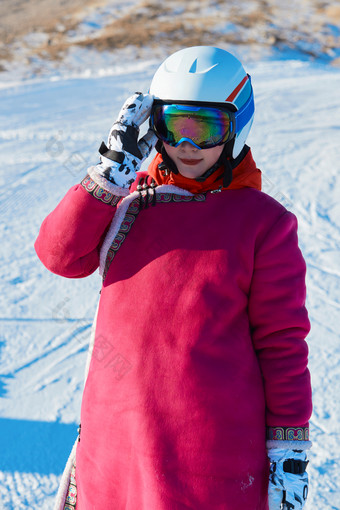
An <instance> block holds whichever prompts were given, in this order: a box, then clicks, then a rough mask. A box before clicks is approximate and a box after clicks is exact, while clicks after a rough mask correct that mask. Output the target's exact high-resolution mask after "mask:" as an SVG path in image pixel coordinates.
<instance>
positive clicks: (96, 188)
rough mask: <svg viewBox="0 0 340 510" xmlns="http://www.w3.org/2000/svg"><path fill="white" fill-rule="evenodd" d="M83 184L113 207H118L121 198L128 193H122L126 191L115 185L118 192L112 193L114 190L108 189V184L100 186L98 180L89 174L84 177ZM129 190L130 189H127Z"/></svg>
mask: <svg viewBox="0 0 340 510" xmlns="http://www.w3.org/2000/svg"><path fill="white" fill-rule="evenodd" d="M80 184H81V186H82V187H83V188H84V189H85V191H87V193H89V194H90V195H92V196H93V197H94V198H96V199H97V200H100V201H101V202H104V204H108V205H112V206H113V207H116V206H117V205H118V203H119V202H120V200H121V199H122V198H123V197H125V196H126V194H125V193H124V194H120V193H119V192H121V191H124V192H125V190H122V189H121V188H118V186H115V188H117V190H115V191H116V193H112V191H113V190H110V191H109V190H108V189H107V186H105V188H104V187H102V186H100V185H99V184H98V183H97V182H96V180H94V179H92V177H90V175H87V176H86V177H84V179H83V180H82V181H81V183H80ZM127 191H128V190H127Z"/></svg>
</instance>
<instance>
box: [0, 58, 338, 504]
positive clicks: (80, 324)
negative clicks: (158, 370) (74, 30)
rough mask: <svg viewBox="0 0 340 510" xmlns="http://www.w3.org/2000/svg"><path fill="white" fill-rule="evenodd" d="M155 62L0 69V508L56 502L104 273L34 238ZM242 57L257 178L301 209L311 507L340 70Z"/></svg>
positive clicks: (324, 433)
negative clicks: (76, 265)
mask: <svg viewBox="0 0 340 510" xmlns="http://www.w3.org/2000/svg"><path fill="white" fill-rule="evenodd" d="M157 65H158V62H156V61H155V60H149V61H145V62H144V63H141V62H139V63H138V64H137V63H135V62H134V61H133V60H131V61H130V62H127V63H126V64H125V66H121V67H115V68H112V69H111V70H110V71H108V70H106V71H105V72H103V73H98V75H97V76H95V75H93V74H91V73H88V74H86V73H84V74H83V75H78V76H76V75H73V76H72V75H67V74H66V75H64V76H62V77H59V78H58V79H53V78H44V79H37V78H33V79H32V80H30V81H28V80H26V81H18V82H12V83H10V82H3V83H2V84H1V83H0V148H1V177H0V178H1V186H2V193H1V198H0V208H1V253H2V264H1V266H0V272H1V280H0V285H1V287H0V310H1V316H0V323H1V337H0V442H1V443H0V508H4V509H13V510H21V509H36V508H40V509H46V510H48V509H51V508H53V498H54V495H55V493H56V490H57V486H58V481H59V478H60V475H61V473H62V470H63V467H64V464H65V462H66V459H67V457H68V454H69V451H70V448H71V446H72V444H73V442H74V440H75V438H76V434H77V426H78V423H79V413H80V403H81V395H82V388H83V374H84V369H85V360H86V349H87V342H88V337H89V332H90V327H91V322H92V318H93V315H94V312H95V307H96V303H97V299H98V292H99V289H100V284H101V281H100V277H99V275H98V273H95V274H94V275H92V276H91V277H89V278H87V279H84V280H67V279H63V278H61V277H58V276H55V275H53V274H50V273H49V272H48V271H47V270H46V269H45V268H44V267H43V266H42V264H41V263H40V262H39V260H38V258H37V257H36V255H35V252H34V249H33V243H34V240H35V238H36V236H37V233H38V230H39V226H40V224H41V222H42V220H43V219H44V217H45V216H46V215H47V214H48V212H50V211H51V210H52V209H53V208H54V207H55V206H56V205H57V203H58V201H59V200H60V199H61V198H62V197H63V195H64V194H65V193H66V191H67V190H68V188H69V187H70V186H72V185H73V184H74V183H76V182H78V181H79V180H80V179H81V178H82V177H83V176H84V175H85V172H86V167H87V166H88V165H90V164H93V163H95V162H97V159H98V156H97V148H98V146H99V144H100V142H101V140H102V139H106V135H107V132H108V130H109V128H110V126H111V123H112V121H113V120H114V119H115V116H116V115H117V113H118V111H119V109H120V106H121V104H122V102H123V101H124V100H125V99H126V97H127V96H128V95H130V94H131V93H132V92H134V91H136V90H142V91H145V92H146V91H147V90H148V87H149V83H150V79H151V76H152V74H153V72H154V71H155V69H156V66H157ZM246 67H247V71H248V72H249V73H250V74H251V75H252V82H253V86H254V91H255V101H256V117H255V122H254V126H253V129H252V133H251V136H250V138H249V144H250V145H251V147H252V150H253V155H254V158H255V161H256V162H257V165H258V166H259V168H261V169H262V171H263V181H264V182H263V189H264V191H265V192H267V193H269V194H270V195H272V196H274V197H275V198H276V199H277V200H279V201H281V202H282V203H283V204H284V205H285V206H286V207H287V208H288V209H290V210H291V211H293V212H294V213H295V214H296V215H297V217H298V221H299V238H300V246H301V249H302V251H303V254H304V256H305V259H306V262H307V267H308V273H307V285H308V310H309V314H310V319H311V323H312V331H311V333H310V336H309V339H308V342H309V347H310V370H311V374H312V384H313V391H314V412H313V416H312V419H311V439H312V441H313V444H314V446H313V449H312V451H311V454H310V467H309V473H310V479H311V484H310V497H309V501H308V504H307V506H306V508H307V509H309V510H312V509H315V508H317V509H318V510H335V509H340V462H339V457H340V454H339V442H340V425H339V423H340V405H339V394H340V341H339V340H340V338H339V324H340V320H339V319H340V316H339V315H340V314H339V308H340V295H339V288H340V265H339V260H340V257H339V255H340V199H339V197H340V176H339V168H340V166H339V162H340V94H339V90H340V71H339V70H336V69H333V68H330V67H327V66H326V65H322V64H316V63H314V64H313V63H309V62H300V61H298V60H294V61H293V60H279V61H267V62H256V63H253V64H252V65H247V66H246Z"/></svg>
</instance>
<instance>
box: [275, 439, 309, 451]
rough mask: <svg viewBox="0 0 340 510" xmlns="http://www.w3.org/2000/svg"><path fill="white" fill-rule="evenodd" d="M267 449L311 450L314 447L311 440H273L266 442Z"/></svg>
mask: <svg viewBox="0 0 340 510" xmlns="http://www.w3.org/2000/svg"><path fill="white" fill-rule="evenodd" d="M266 447H267V450H272V449H281V450H303V451H305V450H309V449H310V448H311V447H312V442H311V441H273V440H269V441H267V442H266Z"/></svg>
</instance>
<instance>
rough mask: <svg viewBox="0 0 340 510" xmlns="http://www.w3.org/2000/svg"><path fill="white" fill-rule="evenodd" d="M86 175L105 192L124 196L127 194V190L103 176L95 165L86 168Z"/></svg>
mask: <svg viewBox="0 0 340 510" xmlns="http://www.w3.org/2000/svg"><path fill="white" fill-rule="evenodd" d="M87 173H88V175H89V176H90V177H91V179H92V180H93V181H94V182H95V183H96V184H97V185H98V186H99V188H101V189H102V190H103V191H105V192H106V193H111V194H112V195H113V196H117V197H126V196H127V195H128V194H129V190H128V189H125V188H121V187H120V186H116V185H115V184H113V183H112V182H110V181H108V180H107V179H105V177H103V176H102V175H101V174H100V173H99V172H98V170H97V167H96V166H90V168H88V170H87Z"/></svg>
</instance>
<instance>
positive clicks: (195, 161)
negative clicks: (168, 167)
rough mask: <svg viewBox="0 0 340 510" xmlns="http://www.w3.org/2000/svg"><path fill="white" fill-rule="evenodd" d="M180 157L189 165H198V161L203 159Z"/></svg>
mask: <svg viewBox="0 0 340 510" xmlns="http://www.w3.org/2000/svg"><path fill="white" fill-rule="evenodd" d="M179 159H180V161H181V162H182V163H183V164H184V165H189V166H194V165H198V163H200V162H201V161H202V160H201V159H182V158H179Z"/></svg>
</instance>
